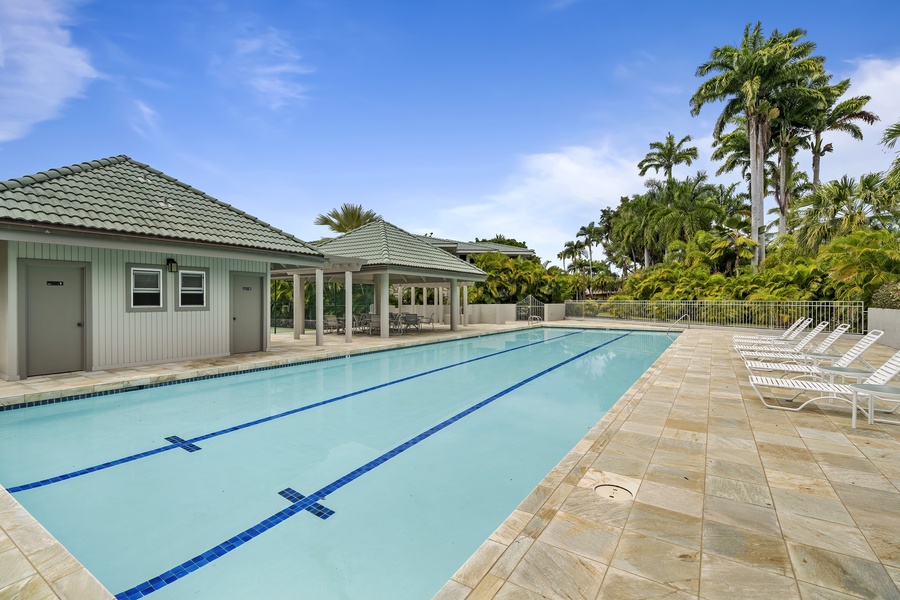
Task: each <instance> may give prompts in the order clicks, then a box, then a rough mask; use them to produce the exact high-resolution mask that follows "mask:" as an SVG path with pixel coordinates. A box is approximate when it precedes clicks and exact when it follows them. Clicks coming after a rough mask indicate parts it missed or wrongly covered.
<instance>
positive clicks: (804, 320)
mask: <svg viewBox="0 0 900 600" xmlns="http://www.w3.org/2000/svg"><path fill="white" fill-rule="evenodd" d="M810 323H812V319H811V318H809V317H800V318H799V319H797V320H796V321H794V322H793V323H792V324H791V326H790V327H788V328H787V329H785V330H784V333H782V334H781V335H735V336H732V338H731V339H732V341H733V342H734V343H735V344H745V343H746V344H752V343H754V342H759V343H762V344H764V343H766V342H772V341H775V340H784V341H790V340H792V339H794V338H795V337H796V336H797V335H798V334H799V333H800V332H801V331H803V330H804V329H806V326H807V325H809V324H810Z"/></svg>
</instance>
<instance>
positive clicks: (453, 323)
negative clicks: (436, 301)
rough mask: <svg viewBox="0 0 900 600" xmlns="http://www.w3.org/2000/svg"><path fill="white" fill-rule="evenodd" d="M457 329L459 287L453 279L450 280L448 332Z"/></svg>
mask: <svg viewBox="0 0 900 600" xmlns="http://www.w3.org/2000/svg"><path fill="white" fill-rule="evenodd" d="M458 327H459V285H458V284H457V283H456V280H455V279H451V280H450V331H456V330H457V328H458Z"/></svg>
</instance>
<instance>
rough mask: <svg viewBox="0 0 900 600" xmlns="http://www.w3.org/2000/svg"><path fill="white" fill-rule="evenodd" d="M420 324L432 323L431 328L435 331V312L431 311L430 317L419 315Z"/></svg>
mask: <svg viewBox="0 0 900 600" xmlns="http://www.w3.org/2000/svg"><path fill="white" fill-rule="evenodd" d="M419 324H420V325H431V330H432V331H434V313H431V316H430V317H419Z"/></svg>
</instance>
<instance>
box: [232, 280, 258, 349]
mask: <svg viewBox="0 0 900 600" xmlns="http://www.w3.org/2000/svg"><path fill="white" fill-rule="evenodd" d="M264 281H265V280H264V278H263V277H262V276H257V275H238V274H236V273H232V275H231V352H232V354H239V353H242V352H259V351H261V350H262V349H263V323H264V320H263V291H264V290H263V282H264Z"/></svg>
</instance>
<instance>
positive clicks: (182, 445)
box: [166, 435, 203, 452]
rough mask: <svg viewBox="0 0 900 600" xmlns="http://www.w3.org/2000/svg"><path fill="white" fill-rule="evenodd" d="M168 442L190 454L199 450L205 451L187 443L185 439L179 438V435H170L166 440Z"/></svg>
mask: <svg viewBox="0 0 900 600" xmlns="http://www.w3.org/2000/svg"><path fill="white" fill-rule="evenodd" d="M166 441H167V442H171V443H173V444H175V445H176V446H178V447H179V448H181V449H182V450H187V451H188V452H196V451H197V450H203V448H201V447H200V446H195V445H194V444H190V443H188V442H185V441H184V440H183V439H181V438H180V437H178V436H177V435H170V436H169V437H167V438H166Z"/></svg>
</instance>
